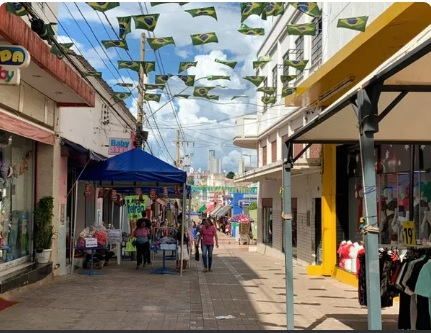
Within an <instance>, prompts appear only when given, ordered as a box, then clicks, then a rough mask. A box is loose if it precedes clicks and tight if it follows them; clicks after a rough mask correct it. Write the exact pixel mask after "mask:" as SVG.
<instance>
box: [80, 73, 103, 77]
mask: <svg viewBox="0 0 431 333" xmlns="http://www.w3.org/2000/svg"><path fill="white" fill-rule="evenodd" d="M82 75H83V76H92V77H100V78H101V77H102V72H85V73H82Z"/></svg>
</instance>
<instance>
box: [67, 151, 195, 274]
mask: <svg viewBox="0 0 431 333" xmlns="http://www.w3.org/2000/svg"><path fill="white" fill-rule="evenodd" d="M79 180H80V181H83V182H92V183H93V184H94V185H95V186H97V187H111V188H118V189H120V191H121V188H142V187H147V188H148V187H155V188H159V187H161V188H163V187H175V186H180V188H181V189H182V194H183V212H185V211H186V200H187V192H188V191H187V186H186V182H187V174H186V172H184V171H182V170H180V169H178V168H176V167H174V166H172V165H170V164H168V163H166V162H164V161H162V160H160V159H158V158H157V157H155V156H153V155H151V154H149V153H147V152H146V151H144V150H142V149H140V148H135V149H132V150H129V151H126V152H124V153H122V154H118V155H116V156H114V157H111V158H108V159H107V160H105V161H102V162H99V163H96V164H94V165H91V166H88V167H87V168H86V169H85V170H84V171H83V172H82V174H81V177H80V179H79ZM75 225H76V223H75ZM182 225H183V231H184V225H185V223H183V224H182ZM74 234H75V233H74ZM183 234H184V233H183ZM182 244H183V239H182V240H181V245H182ZM181 274H182V267H181Z"/></svg>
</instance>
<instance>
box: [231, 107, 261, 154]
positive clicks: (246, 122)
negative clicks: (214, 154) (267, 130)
mask: <svg viewBox="0 0 431 333" xmlns="http://www.w3.org/2000/svg"><path fill="white" fill-rule="evenodd" d="M236 126H237V135H236V136H235V137H234V138H233V144H234V145H235V146H237V147H241V148H247V149H256V147H257V135H258V117H257V114H255V115H247V116H241V117H238V118H237V119H236Z"/></svg>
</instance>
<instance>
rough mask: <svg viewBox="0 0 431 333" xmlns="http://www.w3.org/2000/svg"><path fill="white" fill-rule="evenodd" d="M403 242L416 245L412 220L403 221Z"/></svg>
mask: <svg viewBox="0 0 431 333" xmlns="http://www.w3.org/2000/svg"><path fill="white" fill-rule="evenodd" d="M403 242H404V245H409V246H413V245H416V230H415V223H414V222H413V221H405V222H403Z"/></svg>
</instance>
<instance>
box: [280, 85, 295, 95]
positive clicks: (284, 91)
mask: <svg viewBox="0 0 431 333" xmlns="http://www.w3.org/2000/svg"><path fill="white" fill-rule="evenodd" d="M294 93H296V88H290V87H285V88H283V89H282V90H281V97H286V96H289V95H292V94H294Z"/></svg>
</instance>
